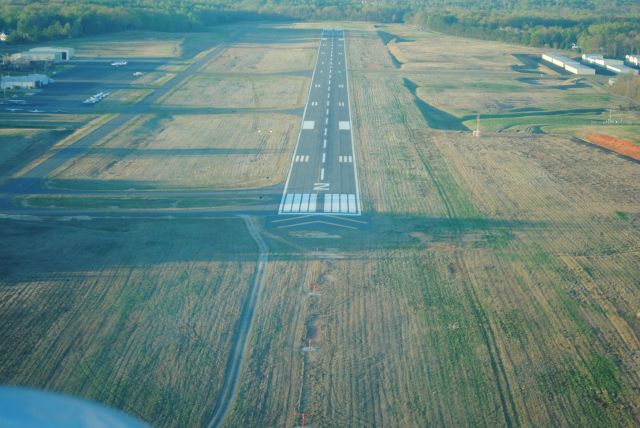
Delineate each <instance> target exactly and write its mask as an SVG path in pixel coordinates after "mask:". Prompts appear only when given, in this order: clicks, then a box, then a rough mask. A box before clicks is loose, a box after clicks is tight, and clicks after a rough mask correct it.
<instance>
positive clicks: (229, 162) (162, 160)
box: [49, 113, 299, 188]
mask: <svg viewBox="0 0 640 428" xmlns="http://www.w3.org/2000/svg"><path fill="white" fill-rule="evenodd" d="M298 126H299V124H298V119H297V118H296V117H295V116H289V115H282V114H267V113H265V114H244V115H234V114H228V115H216V116H213V117H212V116H209V115H176V116H172V117H170V118H167V119H162V118H158V117H155V116H139V117H137V118H136V119H134V120H133V121H131V122H129V124H127V125H125V126H124V127H123V128H121V129H120V130H118V131H117V132H114V133H112V134H111V135H110V136H109V137H108V138H107V139H105V140H104V141H102V142H100V143H98V144H97V145H96V146H95V147H94V148H93V149H91V150H89V152H88V153H87V154H86V155H84V156H82V157H77V158H74V159H72V160H70V161H68V162H67V163H66V164H64V165H62V166H61V167H60V168H59V169H58V170H56V171H54V172H53V173H52V174H51V175H50V176H49V178H51V179H53V180H72V181H82V180H99V181H102V182H104V183H105V184H108V183H109V181H112V180H113V181H118V182H122V181H128V182H131V183H132V186H133V187H135V183H136V182H142V183H150V184H153V185H154V186H156V187H158V188H204V187H208V188H211V187H215V188H245V187H264V186H270V185H273V184H277V183H280V182H282V181H283V180H284V179H285V177H286V175H285V174H286V172H287V167H288V163H289V160H290V158H291V152H292V150H293V146H294V145H295V140H296V137H297V130H298Z"/></svg>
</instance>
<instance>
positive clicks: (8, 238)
mask: <svg viewBox="0 0 640 428" xmlns="http://www.w3.org/2000/svg"><path fill="white" fill-rule="evenodd" d="M202 226H203V224H202V223H200V222H188V221H180V222H172V221H159V222H149V221H139V222H131V221H125V222H118V221H111V222H110V221H104V222H103V221H99V220H97V221H88V220H87V221H70V222H66V223H57V224H56V223H55V222H54V223H53V224H42V223H30V222H21V221H11V220H0V229H1V230H2V235H3V237H4V238H3V241H4V243H5V244H6V245H3V246H2V250H0V251H1V252H2V256H1V257H2V260H3V263H2V300H1V303H0V306H1V307H2V311H1V312H2V316H1V317H0V331H1V332H2V333H1V334H2V337H3V338H4V339H3V346H2V347H0V360H1V361H3V364H2V365H1V367H0V377H1V378H2V380H3V383H8V384H22V385H38V386H40V387H45V388H48V389H53V390H57V391H64V392H67V393H71V394H76V395H81V396H84V397H88V398H93V399H95V400H98V401H100V402H103V403H107V404H111V405H112V406H115V407H118V408H121V409H123V410H125V411H127V412H129V413H131V414H133V415H135V416H138V417H141V418H143V419H145V420H150V421H154V424H156V425H163V426H183V425H184V424H187V425H193V424H195V425H200V424H202V423H203V419H202V418H203V412H202V411H200V410H199V407H200V406H202V407H203V408H207V407H212V406H213V402H214V400H215V394H216V391H217V390H218V389H219V388H220V387H221V381H222V374H223V373H224V369H225V366H226V362H227V355H228V352H229V347H230V345H231V343H232V333H233V326H234V323H235V320H236V319H237V318H238V313H239V312H238V311H239V310H240V308H241V305H242V303H243V300H244V296H245V294H246V287H247V285H248V284H249V281H250V279H251V276H252V274H253V268H254V264H255V263H254V260H255V257H254V254H252V253H253V252H254V251H255V250H253V246H252V243H251V241H250V239H249V238H248V235H247V234H246V233H245V231H244V227H243V226H242V223H241V221H240V220H229V221H217V222H215V223H213V224H211V227H210V228H208V229H209V233H207V234H203V232H202V230H201V227H202ZM159 229H162V231H163V232H162V233H158V230H159ZM25 238H28V239H25ZM203 242H206V245H202V244H203ZM220 302H225V304H224V305H220ZM187 372H190V373H191V375H189V376H185V375H186V373H187ZM195 403H199V404H198V406H195V407H194V404H195ZM194 410H195V411H194Z"/></svg>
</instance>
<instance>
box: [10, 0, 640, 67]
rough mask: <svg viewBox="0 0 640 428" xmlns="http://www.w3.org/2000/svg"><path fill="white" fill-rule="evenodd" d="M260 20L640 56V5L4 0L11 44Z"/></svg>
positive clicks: (488, 0)
mask: <svg viewBox="0 0 640 428" xmlns="http://www.w3.org/2000/svg"><path fill="white" fill-rule="evenodd" d="M443 11H446V12H443ZM585 11H589V12H585ZM258 19H269V20H273V19H296V20H367V21H377V22H407V23H412V24H415V25H417V26H420V27H426V28H430V29H433V30H436V31H441V32H444V33H449V34H457V35H460V36H468V37H475V38H485V39H493V40H503V41H507V42H513V43H520V44H525V45H531V46H539V47H545V46H546V47H553V48H571V47H572V45H573V44H574V43H575V44H577V45H578V46H580V47H581V49H582V50H583V51H589V52H591V51H596V52H602V53H604V54H606V55H609V56H614V57H621V56H624V54H627V53H638V52H640V2H639V1H637V0H235V1H234V0H48V1H45V0H40V1H37V0H0V30H2V31H4V32H6V33H7V34H8V35H9V39H8V41H9V42H10V43H15V42H36V41H41V40H47V39H56V38H65V37H77V36H84V35H93V34H99V33H106V32H113V31H123V30H156V31H199V30H203V29H205V28H206V27H207V26H212V25H217V24H220V23H225V22H236V21H243V20H258Z"/></svg>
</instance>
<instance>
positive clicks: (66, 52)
mask: <svg viewBox="0 0 640 428" xmlns="http://www.w3.org/2000/svg"><path fill="white" fill-rule="evenodd" d="M74 54H75V51H74V49H73V48H60V47H53V46H43V47H39V48H32V49H29V50H28V51H24V52H20V53H15V54H13V55H11V61H12V62H19V61H53V62H61V61H69V60H70V59H71V58H73V56H74Z"/></svg>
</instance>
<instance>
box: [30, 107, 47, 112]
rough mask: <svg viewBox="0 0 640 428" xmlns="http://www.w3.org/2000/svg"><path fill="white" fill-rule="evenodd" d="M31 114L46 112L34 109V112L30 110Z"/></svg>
mask: <svg viewBox="0 0 640 428" xmlns="http://www.w3.org/2000/svg"><path fill="white" fill-rule="evenodd" d="M29 113H44V110H38V109H37V108H34V109H33V110H29Z"/></svg>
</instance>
